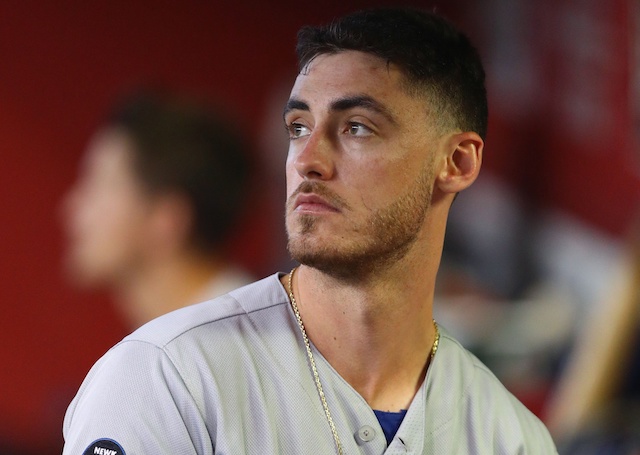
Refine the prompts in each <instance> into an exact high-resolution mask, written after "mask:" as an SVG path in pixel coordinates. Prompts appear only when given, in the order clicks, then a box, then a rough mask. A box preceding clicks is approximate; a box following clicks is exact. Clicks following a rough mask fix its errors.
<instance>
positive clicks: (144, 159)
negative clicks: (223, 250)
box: [105, 90, 251, 251]
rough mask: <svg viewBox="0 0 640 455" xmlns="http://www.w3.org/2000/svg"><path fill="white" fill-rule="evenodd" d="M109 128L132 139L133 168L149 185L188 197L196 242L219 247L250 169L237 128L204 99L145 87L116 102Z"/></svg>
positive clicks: (208, 247) (238, 208)
mask: <svg viewBox="0 0 640 455" xmlns="http://www.w3.org/2000/svg"><path fill="white" fill-rule="evenodd" d="M105 126H107V127H114V128H119V129H122V130H123V131H124V132H125V133H126V134H127V135H129V137H130V138H131V139H132V141H133V144H134V150H133V155H134V157H133V160H134V171H135V172H136V174H137V175H138V177H139V178H140V181H141V183H142V184H143V186H144V187H145V188H147V189H148V190H149V191H151V192H152V193H162V192H170V191H175V192H178V193H181V194H183V195H184V196H185V197H186V198H187V199H188V200H189V202H190V203H191V205H192V208H193V214H194V225H193V230H192V233H191V235H192V239H191V240H192V244H193V245H194V246H196V247H198V248H201V249H204V250H205V251H213V250H215V249H217V248H218V247H219V246H220V245H221V243H222V242H223V241H224V240H225V238H226V235H227V234H228V231H229V230H230V229H231V228H232V226H233V225H234V224H235V222H236V221H237V218H238V217H239V214H240V213H241V211H242V208H243V207H244V199H245V193H246V187H247V184H248V178H249V174H250V171H251V166H250V161H249V156H248V148H247V145H246V144H245V142H244V141H243V140H242V138H241V136H240V134H239V133H238V132H237V131H236V129H235V127H233V126H232V125H231V123H229V122H228V121H225V120H223V119H222V118H221V117H220V116H219V115H218V114H217V113H215V112H214V111H213V109H212V108H210V107H208V106H205V105H204V103H201V102H199V101H196V100H194V99H188V98H183V97H179V96H178V95H176V94H170V93H167V92H164V91H144V90H143V91H136V92H135V93H132V94H130V95H128V96H127V97H125V98H124V99H123V100H122V101H121V102H120V103H118V104H117V105H116V107H115V108H114V109H113V111H112V112H111V114H110V115H109V116H108V118H107V121H106V125H105Z"/></svg>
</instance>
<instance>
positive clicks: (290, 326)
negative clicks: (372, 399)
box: [63, 274, 557, 455]
mask: <svg viewBox="0 0 640 455" xmlns="http://www.w3.org/2000/svg"><path fill="white" fill-rule="evenodd" d="M314 355H315V359H316V362H317V367H318V373H319V375H320V379H321V381H322V383H323V387H324V392H325V394H326V399H327V402H328V405H329V409H330V411H331V414H332V417H333V420H334V422H335V425H336V428H337V431H338V434H339V436H340V439H341V441H342V444H343V447H344V453H345V454H376V455H380V454H383V453H384V454H440V455H452V454H453V455H457V454H464V455H473V454H477V455H488V454H504V455H516V454H518V455H523V454H540V455H550V454H555V453H557V452H556V449H555V447H554V445H553V442H552V441H551V438H550V436H549V433H548V432H547V430H546V428H545V427H544V425H543V424H542V423H541V422H540V421H539V420H538V419H537V418H536V417H535V416H534V415H533V414H531V413H530V412H529V411H528V410H527V409H526V408H525V407H524V406H523V405H522V404H521V403H520V402H519V401H517V400H516V398H514V397H513V396H512V395H511V394H510V393H509V392H508V391H507V390H506V389H505V388H504V387H503V386H502V385H501V384H500V383H499V382H498V380H497V379H496V378H495V377H494V376H493V374H492V373H491V372H490V371H489V370H488V369H487V368H486V367H485V366H484V365H483V364H482V363H480V361H479V360H478V359H476V358H475V357H474V356H473V355H472V354H471V353H469V352H467V351H466V350H465V349H463V348H462V347H461V346H460V345H459V344H458V342H457V341H455V340H454V339H453V338H451V337H450V336H449V335H448V334H447V333H446V331H444V330H441V338H440V346H439V348H438V352H437V354H436V356H435V358H434V361H433V363H432V364H431V366H430V367H429V370H428V374H427V378H426V380H425V381H424V384H423V385H422V387H421V388H420V390H419V391H418V393H417V394H416V396H415V398H414V400H413V402H412V403H411V406H410V407H409V409H408V411H407V414H406V416H405V418H404V421H403V422H402V425H401V426H400V429H399V430H398V432H397V434H396V436H395V438H394V439H393V441H392V442H391V444H390V446H389V447H387V444H386V441H385V437H384V434H383V432H382V429H381V428H380V425H379V424H378V421H377V419H376V417H375V415H374V413H373V411H372V410H371V408H370V407H369V406H368V405H367V403H366V402H365V401H364V399H363V398H362V397H361V396H360V395H359V394H358V393H357V392H356V391H355V390H354V389H353V388H351V386H350V385H349V384H347V383H346V382H345V381H344V380H343V379H342V378H341V377H340V376H339V375H338V374H337V373H336V372H335V370H333V368H332V367H331V366H330V365H329V364H328V363H327V362H326V360H325V359H324V358H323V357H322V356H321V354H320V353H319V352H318V351H316V350H315V349H314ZM428 355H429V353H428V352H425V358H426V356H428ZM64 437H65V441H66V442H65V447H64V452H63V454H64V455H71V454H74V455H79V454H83V453H98V454H120V453H126V455H141V454H153V455H162V454H167V455H169V454H170V455H190V454H202V455H208V454H214V453H215V454H230V455H243V454H260V455H265V454H285V455H287V454H292V455H302V454H312V455H317V454H319V455H330V454H334V453H336V449H335V446H334V440H333V437H332V434H331V430H330V428H329V424H328V423H327V420H326V417H325V414H324V411H323V408H322V404H321V401H320V399H319V397H318V392H317V390H316V386H315V384H314V380H313V376H312V373H311V371H310V369H309V366H308V363H307V357H306V353H305V348H304V344H303V341H302V337H301V335H300V332H299V328H298V326H297V324H296V320H295V316H294V315H293V312H292V310H291V308H290V305H289V299H288V297H287V293H286V292H285V290H284V288H283V287H282V285H281V283H280V281H279V275H278V274H276V275H272V276H270V277H267V278H265V279H263V280H261V281H258V282H256V283H253V284H250V285H248V286H245V287H243V288H240V289H237V290H235V291H232V292H231V293H229V294H227V295H225V296H222V297H220V298H218V299H215V300H212V301H209V302H205V303H202V304H199V305H195V306H192V307H187V308H183V309H181V310H178V311H175V312H173V313H170V314H168V315H165V316H162V317H160V318H158V319H156V320H154V321H152V322H150V323H148V324H146V325H145V326H143V327H142V328H140V329H138V330H137V331H136V332H134V333H133V334H131V335H130V336H128V337H126V338H125V339H124V340H123V341H121V342H120V343H119V344H117V345H116V346H114V347H113V348H112V349H111V350H110V351H109V352H107V353H106V354H105V355H104V356H103V357H102V358H101V359H100V360H99V361H98V362H97V363H96V364H95V365H94V367H93V368H92V369H91V371H90V373H89V374H88V376H87V378H86V379H85V381H84V382H83V384H82V386H81V388H80V390H79V392H78V394H77V396H76V397H75V398H74V400H73V402H72V403H71V405H70V406H69V409H68V410H67V414H66V416H65V420H64ZM96 440H111V441H115V443H117V444H118V446H115V445H114V446H109V447H119V450H112V451H110V450H108V449H100V448H99V444H98V445H95V447H98V448H93V447H94V446H93V445H92V444H93V443H94V441H96ZM115 443H114V444H115ZM87 448H91V450H87ZM85 451H86V452H85Z"/></svg>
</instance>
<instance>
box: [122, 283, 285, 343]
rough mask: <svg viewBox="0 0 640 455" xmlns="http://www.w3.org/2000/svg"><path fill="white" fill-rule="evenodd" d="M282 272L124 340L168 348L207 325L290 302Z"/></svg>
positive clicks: (160, 320) (157, 322) (182, 311)
mask: <svg viewBox="0 0 640 455" xmlns="http://www.w3.org/2000/svg"><path fill="white" fill-rule="evenodd" d="M279 275H280V274H279V273H276V274H273V275H271V276H268V277H266V278H263V279H262V280H259V281H256V282H253V283H250V284H247V285H245V286H243V287H240V288H238V289H235V290H233V291H231V292H228V293H227V294H224V295H221V296H219V297H217V298H215V299H212V300H207V301H205V302H202V303H198V304H196V305H191V306H188V307H185V308H180V309H179V310H176V311H173V312H171V313H168V314H165V315H163V316H160V317H158V318H156V319H154V320H152V321H150V322H148V323H147V324H145V325H143V326H142V327H140V328H139V329H138V330H136V331H135V332H133V333H132V334H131V335H129V336H127V337H126V338H125V339H124V340H123V342H127V341H141V342H146V343H150V344H153V345H156V346H158V347H160V348H163V347H165V346H166V345H167V344H169V343H171V342H172V341H174V340H176V339H178V338H182V337H188V336H189V335H190V334H191V333H192V332H194V331H198V329H202V328H204V327H206V328H211V329H214V328H215V327H216V326H219V327H222V326H224V325H225V324H227V323H229V321H230V320H233V319H235V318H242V317H246V316H249V315H251V314H252V313H257V312H260V311H263V310H269V309H270V308H273V307H276V306H278V305H282V304H283V303H286V302H287V295H286V292H285V290H284V289H283V288H282V285H281V283H280V280H279Z"/></svg>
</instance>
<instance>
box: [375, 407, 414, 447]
mask: <svg viewBox="0 0 640 455" xmlns="http://www.w3.org/2000/svg"><path fill="white" fill-rule="evenodd" d="M373 412H374V414H375V415H376V417H377V418H378V422H380V426H381V427H382V431H383V432H384V437H385V438H386V439H387V445H389V444H391V441H393V437H394V436H395V435H396V433H397V432H398V428H400V424H401V423H402V419H404V416H405V415H406V414H407V410H406V409H403V410H402V411H400V412H385V411H376V410H375V409H374V410H373Z"/></svg>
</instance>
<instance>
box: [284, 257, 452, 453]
mask: <svg viewBox="0 0 640 455" xmlns="http://www.w3.org/2000/svg"><path fill="white" fill-rule="evenodd" d="M296 268H297V267H294V268H293V269H291V272H289V281H288V286H287V287H288V289H287V290H288V292H289V299H291V306H292V307H293V312H294V313H295V315H296V320H297V321H298V327H299V328H300V333H301V334H302V339H303V341H304V347H305V348H306V349H307V358H308V359H309V365H310V366H311V371H312V372H313V379H314V381H315V383H316V389H317V390H318V395H320V401H321V402H322V407H323V408H324V413H325V415H326V416H327V422H329V428H331V433H332V434H333V440H334V441H335V444H336V449H337V450H338V455H343V451H342V443H341V442H340V437H339V436H338V431H337V430H336V425H335V424H334V423H333V418H332V417H331V412H330V411H329V405H328V404H327V399H326V398H325V396H324V391H323V390H322V383H321V382H320V375H319V374H318V369H317V368H316V362H315V360H314V358H313V352H311V343H310V342H309V337H308V336H307V331H306V330H305V328H304V324H303V323H302V317H301V316H300V310H298V304H297V303H296V298H295V297H294V295H293V272H295V271H296ZM433 327H434V328H435V329H436V336H435V340H434V341H433V346H431V354H429V364H431V362H432V361H433V357H434V356H435V355H436V351H437V350H438V344H439V342H440V331H439V330H438V324H437V323H436V321H435V319H434V320H433Z"/></svg>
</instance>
